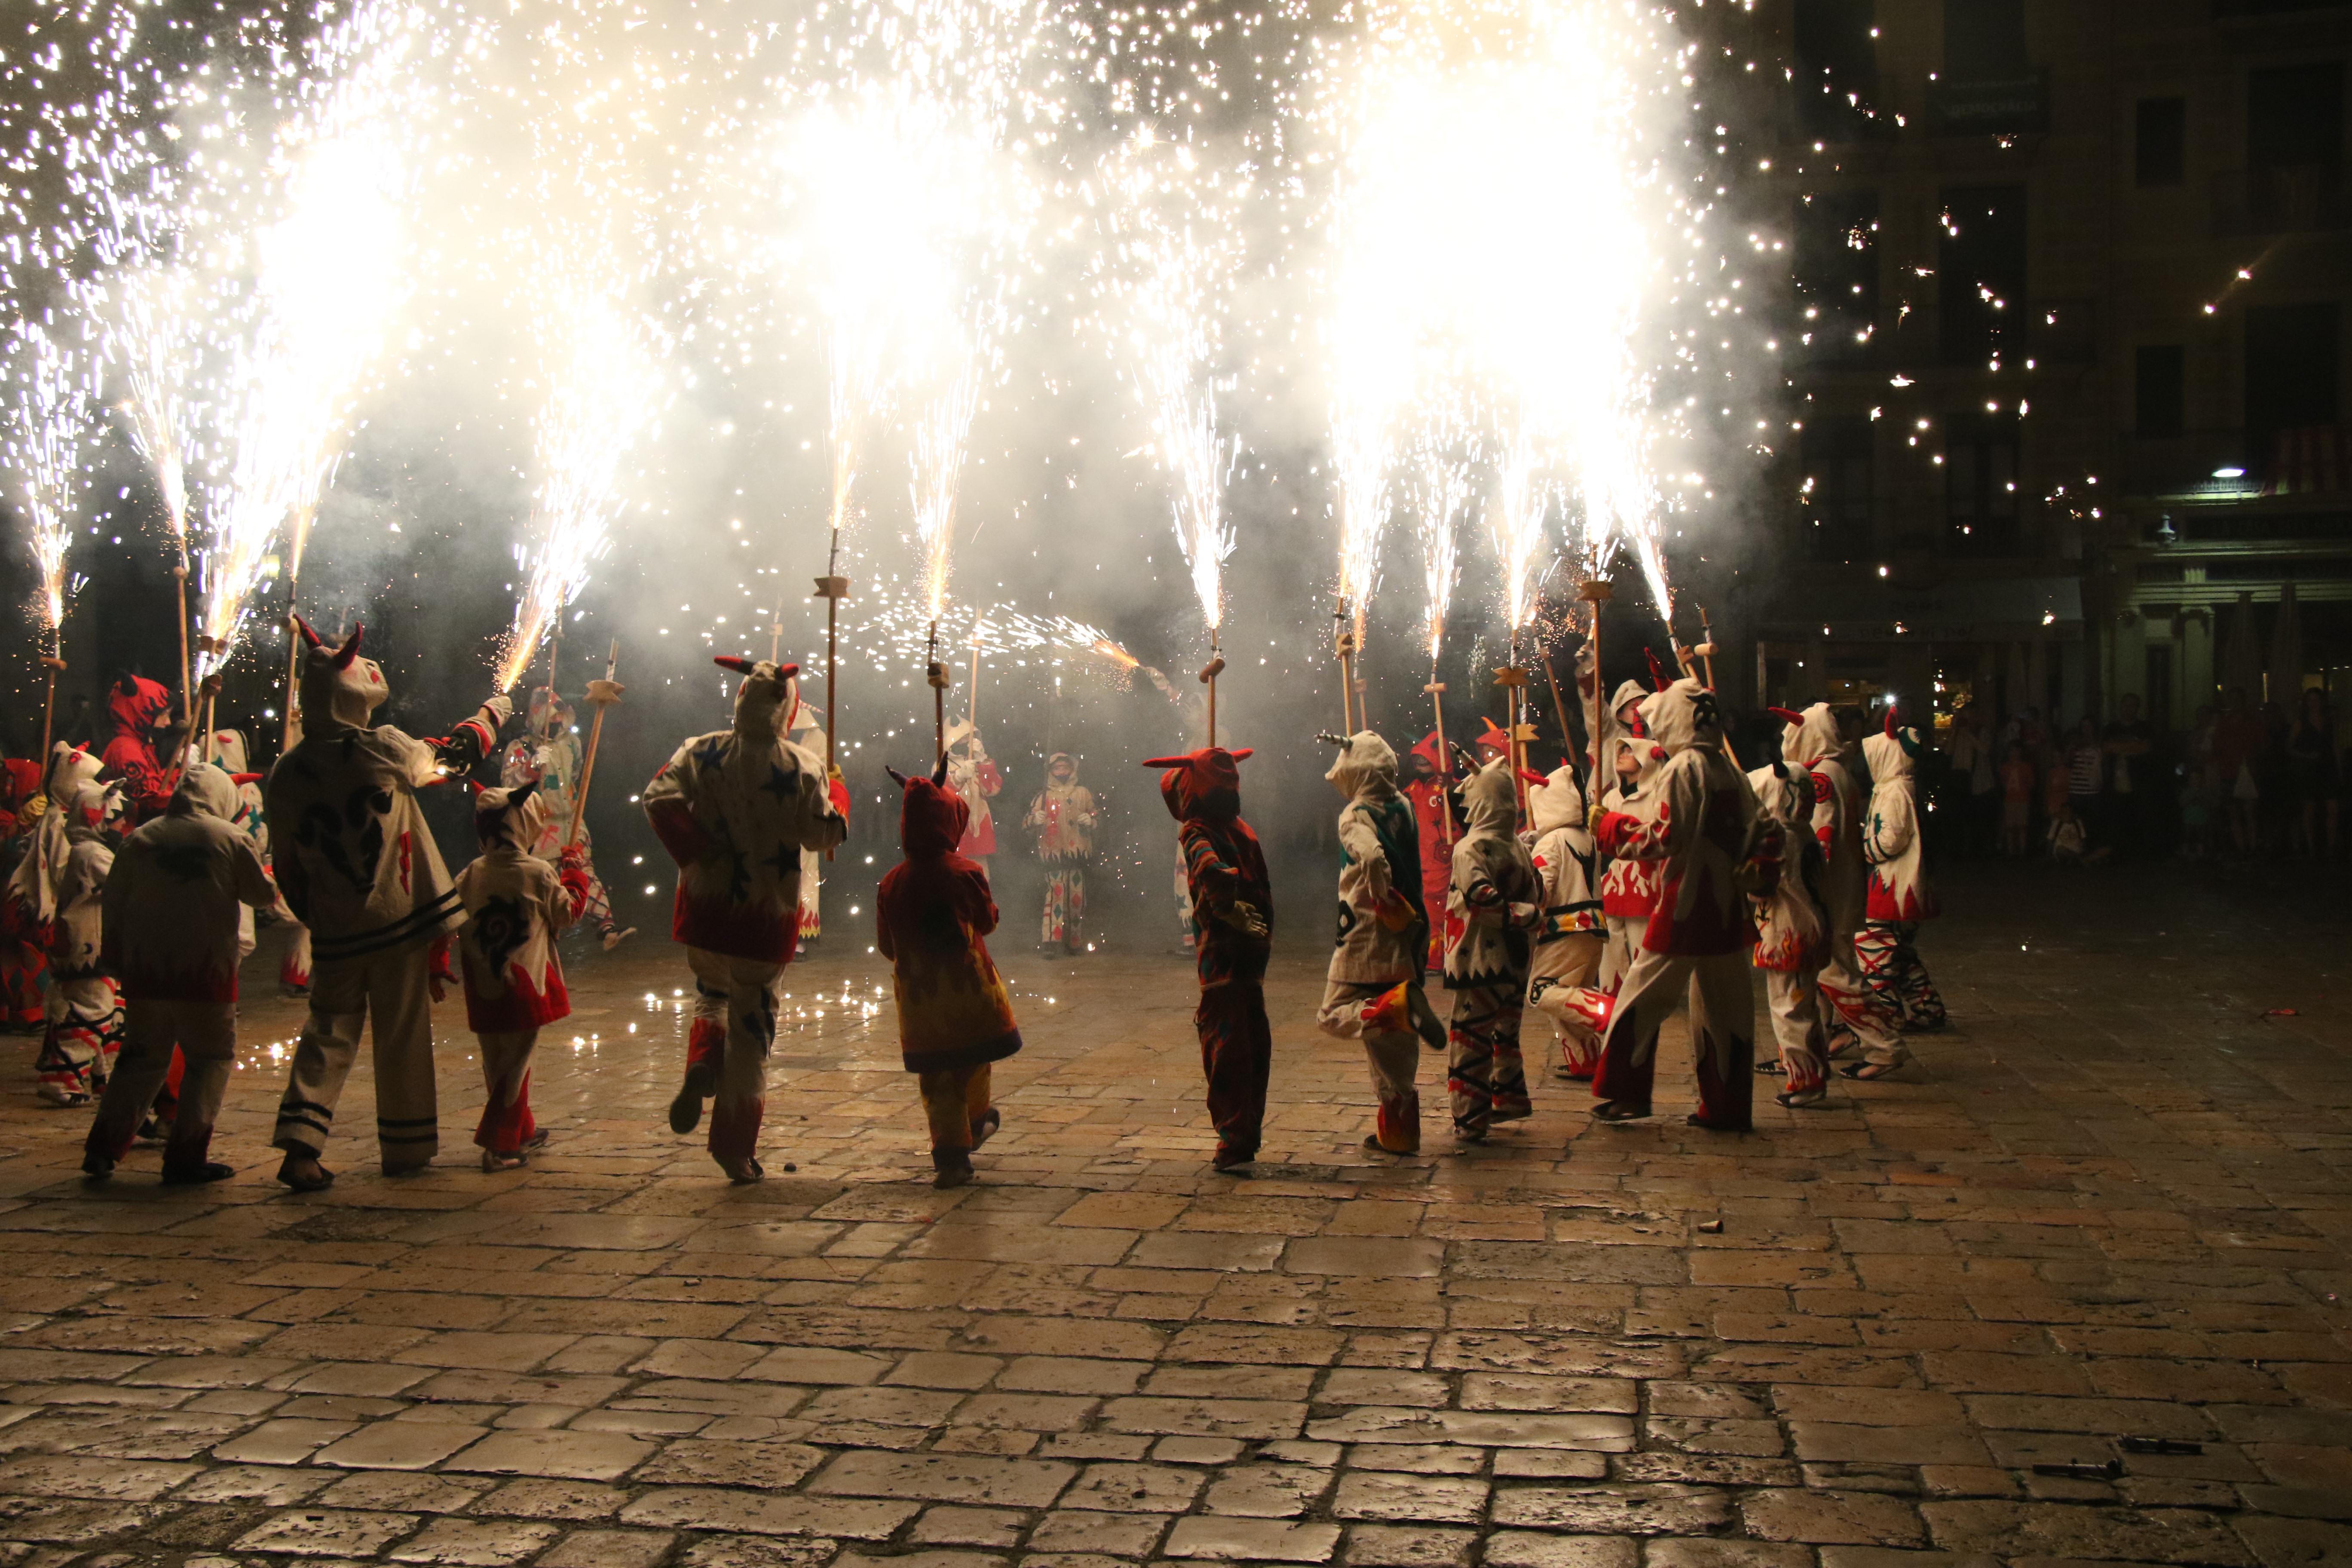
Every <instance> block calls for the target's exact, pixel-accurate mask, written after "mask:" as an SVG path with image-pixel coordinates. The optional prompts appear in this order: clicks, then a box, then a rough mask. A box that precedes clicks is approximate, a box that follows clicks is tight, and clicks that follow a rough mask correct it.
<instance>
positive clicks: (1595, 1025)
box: [1528, 764, 1640, 1082]
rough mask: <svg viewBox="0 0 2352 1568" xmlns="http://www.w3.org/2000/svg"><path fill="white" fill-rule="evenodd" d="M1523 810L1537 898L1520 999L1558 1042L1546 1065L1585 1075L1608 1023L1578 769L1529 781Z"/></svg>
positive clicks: (1596, 876) (1597, 899)
mask: <svg viewBox="0 0 2352 1568" xmlns="http://www.w3.org/2000/svg"><path fill="white" fill-rule="evenodd" d="M1528 816H1530V817H1531V818H1532V819H1533V822H1534V826H1535V832H1536V842H1535V850H1534V858H1535V868H1536V877H1537V879H1538V881H1539V882H1540V883H1541V884H1542V889H1541V892H1542V904H1543V921H1542V923H1541V924H1540V925H1538V926H1537V927H1536V933H1535V948H1534V951H1533V952H1532V953H1530V954H1529V956H1528V1006H1530V1007H1532V1008H1534V1009H1535V1010H1536V1011H1537V1012H1538V1013H1540V1014H1541V1015H1543V1016H1545V1017H1546V1018H1549V1019H1550V1020H1551V1026H1552V1029H1553V1032H1554V1033H1555V1035H1556V1036H1557V1037H1558V1039H1559V1062H1558V1064H1556V1066H1555V1067H1554V1068H1553V1070H1554V1071H1555V1072H1557V1073H1559V1075H1560V1076H1561V1077H1562V1078H1567V1079H1575V1080H1577V1081H1579V1082H1589V1081H1591V1078H1592V1075H1593V1073H1594V1071H1595V1070H1596V1069H1598V1068H1599V1067H1600V1065H1601V1033H1602V1032H1603V1031H1604V1030H1606V1029H1607V1028H1608V1027H1609V993H1608V992H1607V991H1605V990H1603V989H1602V988H1601V984H1599V982H1600V979H1601V954H1602V953H1603V952H1605V951H1606V950H1607V948H1608V945H1609V936H1608V924H1607V921H1606V920H1605V919H1604V917H1603V916H1602V913H1601V886H1600V884H1601V850H1600V847H1599V846H1597V845H1595V844H1594V843H1593V842H1592V832H1591V826H1590V825H1589V823H1588V822H1587V820H1586V818H1587V816H1588V813H1587V811H1586V808H1585V804H1584V780H1583V776H1582V773H1581V772H1580V770H1579V769H1577V768H1574V767H1570V766H1567V765H1565V764H1563V765H1562V766H1560V767H1558V768H1555V769H1553V770H1552V773H1551V776H1550V777H1549V778H1548V779H1546V780H1545V781H1544V782H1543V783H1541V784H1532V785H1529V786H1528ZM1628 864H1634V865H1638V864H1640V862H1638V861H1634V862H1628Z"/></svg>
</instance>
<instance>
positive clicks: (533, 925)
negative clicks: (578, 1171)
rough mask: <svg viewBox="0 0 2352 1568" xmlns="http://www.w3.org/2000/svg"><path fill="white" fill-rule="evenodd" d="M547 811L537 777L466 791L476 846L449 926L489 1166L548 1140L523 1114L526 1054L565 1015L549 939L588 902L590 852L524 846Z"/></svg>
mask: <svg viewBox="0 0 2352 1568" xmlns="http://www.w3.org/2000/svg"><path fill="white" fill-rule="evenodd" d="M547 816H548V811H547V802H546V801H545V800H544V799H542V798H541V795H540V793H539V786H538V785H537V784H519V785H517V786H516V787H515V788H513V789H486V790H484V791H482V792H481V794H480V795H477V796H475V798H474V841H475V842H476V843H477V844H478V845H480V846H481V850H482V852H481V854H480V856H479V857H478V858H476V859H475V861H474V863H473V864H472V865H470V866H468V867H467V868H465V869H464V870H462V871H460V872H458V873H457V897H458V899H459V900H460V901H461V902H463V903H464V904H465V906H466V924H465V926H464V928H463V929H462V930H461V931H459V932H458V933H457V952H458V955H459V970H460V973H462V974H463V975H464V977H465V984H466V1026H467V1028H469V1029H471V1030H473V1031H474V1037H475V1038H476V1039H477V1040H478V1041H479V1042H480V1044H481V1050H482V1082H483V1087H484V1088H485V1089H488V1099H486V1100H484V1101H483V1102H482V1117H481V1121H479V1122H478V1124H477V1125H476V1126H475V1128H474V1142H476V1143H477V1144H478V1145H479V1146H480V1148H481V1151H482V1169H483V1170H485V1171H488V1172H499V1171H513V1170H519V1169H520V1168H521V1166H522V1165H523V1163H524V1162H525V1161H526V1160H528V1159H529V1157H530V1151H532V1150H534V1149H536V1148H538V1147H540V1146H541V1144H543V1143H545V1142H547V1133H546V1131H545V1130H544V1129H542V1128H541V1126H540V1125H539V1123H538V1122H537V1121H535V1120H533V1119H532V1117H531V1114H530V1058H531V1052H532V1050H533V1048H534V1047H537V1045H538V1044H539V1032H540V1030H541V1029H543V1028H545V1027H546V1026H548V1025H550V1024H552V1023H554V1022H555V1021H556V1020H557V1019H559V1018H567V1017H569V1016H571V1015H572V998H571V996H570V994H568V993H566V991H565V990H564V988H563V965H562V962H561V961H560V960H559V959H558V958H557V957H556V953H555V942H556V939H557V938H558V937H560V936H562V934H563V931H564V928H565V927H567V926H569V925H571V924H572V921H576V920H578V919H579V918H580V914H581V911H582V910H584V909H586V908H587V907H588V901H589V873H588V856H587V851H586V850H585V849H584V848H583V847H582V846H580V845H577V844H569V845H566V846H564V847H563V848H562V851H560V863H559V864H558V865H550V864H548V862H547V861H545V860H543V859H541V858H539V857H538V856H537V855H536V854H534V853H532V850H533V848H534V847H536V846H537V845H538V844H539V843H540V842H541V837H542V835H541V830H542V829H543V828H544V827H545V826H547ZM435 999H436V1001H437V1000H438V999H439V984H438V983H437V982H436V985H435Z"/></svg>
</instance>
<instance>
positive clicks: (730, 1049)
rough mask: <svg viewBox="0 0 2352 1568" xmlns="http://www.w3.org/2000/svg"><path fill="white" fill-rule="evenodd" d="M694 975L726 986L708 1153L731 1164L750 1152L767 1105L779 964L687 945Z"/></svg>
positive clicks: (756, 1143)
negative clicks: (724, 1026)
mask: <svg viewBox="0 0 2352 1568" xmlns="http://www.w3.org/2000/svg"><path fill="white" fill-rule="evenodd" d="M688 951H689V952H690V953H691V954H692V956H693V958H694V960H695V972H696V974H697V975H698V977H700V976H703V975H704V973H705V967H704V966H705V963H706V961H707V962H708V963H709V966H710V973H709V978H710V979H712V980H718V981H720V982H722V983H723V984H724V985H725V987H726V1019H727V1035H726V1042H725V1048H724V1052H723V1054H722V1056H721V1058H720V1059H719V1081H718V1093H717V1096H716V1097H715V1099H714V1100H712V1102H711V1107H710V1137H709V1149H710V1154H711V1157H712V1158H713V1159H715V1160H717V1161H718V1162H719V1164H720V1165H721V1166H724V1167H728V1168H730V1170H732V1169H733V1168H734V1167H736V1166H739V1165H740V1163H742V1162H744V1161H747V1160H750V1159H751V1158H752V1156H753V1155H754V1153H755V1152H757V1151H758V1149H759V1145H760V1123H761V1118H762V1117H763V1116H764V1115H765V1114H766V1111H767V1097H768V1053H769V1052H770V1051H771V1050H772V1048H773V1047H774V1046H775V1043H776V1004H777V1002H778V1000H779V993H780V990H781V982H782V975H783V973H784V966H783V965H782V964H781V963H761V962H758V961H756V960H753V959H747V958H728V957H724V956H722V955H720V954H717V953H707V952H702V951H700V950H699V949H689V950H688Z"/></svg>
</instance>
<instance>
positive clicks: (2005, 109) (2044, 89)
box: [1927, 66, 2050, 136]
mask: <svg viewBox="0 0 2352 1568" xmlns="http://www.w3.org/2000/svg"><path fill="white" fill-rule="evenodd" d="M2049 129H2050V72H2049V70H2048V69H2047V68H2044V67H2042V66H2032V67H2029V68H2027V70H2026V72H2025V74H2024V75H2022V76H2017V77H2009V78H2003V79H1999V80H1992V81H1952V80H1938V81H1931V82H1929V83H1928V84H1927V132H1928V134H1930V135H1933V136H2006V135H2022V134H2030V133H2032V132H2042V131H2047V130H2049Z"/></svg>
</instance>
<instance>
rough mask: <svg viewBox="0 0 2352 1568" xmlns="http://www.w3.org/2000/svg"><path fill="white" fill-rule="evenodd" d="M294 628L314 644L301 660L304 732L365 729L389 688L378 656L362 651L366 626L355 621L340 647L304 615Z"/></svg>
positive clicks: (389, 692)
mask: <svg viewBox="0 0 2352 1568" xmlns="http://www.w3.org/2000/svg"><path fill="white" fill-rule="evenodd" d="M294 629H295V631H296V632H297V633H298V634H299V636H300V637H301V638H302V640H303V641H304V642H306V643H308V644H310V653H309V655H308V656H307V657H306V658H304V659H303V661H302V688H301V689H302V733H303V734H305V735H316V734H326V733H328V732H330V731H332V730H334V729H337V728H348V729H353V730H364V729H366V728H367V727H368V720H369V719H370V718H372V717H373V716H374V713H375V710H376V709H377V708H378V707H380V706H381V705H382V704H383V700H384V699H385V698H386V697H389V696H390V695H392V692H391V689H390V688H388V687H386V686H385V685H384V683H383V669H382V668H379V667H378V666H377V664H376V662H375V660H373V659H372V658H361V657H360V638H361V637H362V634H364V633H365V632H366V630H367V628H366V627H365V626H353V627H352V635H351V636H350V637H345V638H344V639H343V646H342V647H328V646H327V643H326V641H325V639H324V638H322V637H320V636H319V634H318V633H317V632H314V631H312V630H311V629H310V623H309V622H307V621H305V620H303V619H302V617H301V616H295V617H294Z"/></svg>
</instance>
